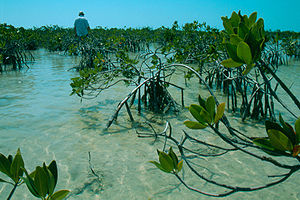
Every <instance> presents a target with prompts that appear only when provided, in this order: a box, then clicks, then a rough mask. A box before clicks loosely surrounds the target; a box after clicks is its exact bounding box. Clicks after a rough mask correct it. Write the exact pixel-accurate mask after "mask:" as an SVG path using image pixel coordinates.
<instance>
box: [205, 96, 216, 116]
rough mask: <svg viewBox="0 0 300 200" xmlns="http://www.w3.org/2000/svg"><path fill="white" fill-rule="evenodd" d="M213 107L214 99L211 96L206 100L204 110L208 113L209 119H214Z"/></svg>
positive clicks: (214, 104)
mask: <svg viewBox="0 0 300 200" xmlns="http://www.w3.org/2000/svg"><path fill="white" fill-rule="evenodd" d="M215 106H216V102H215V98H214V97H213V96H209V97H208V98H207V99H206V102H205V108H206V110H207V112H208V113H209V115H210V118H211V119H214V118H215Z"/></svg>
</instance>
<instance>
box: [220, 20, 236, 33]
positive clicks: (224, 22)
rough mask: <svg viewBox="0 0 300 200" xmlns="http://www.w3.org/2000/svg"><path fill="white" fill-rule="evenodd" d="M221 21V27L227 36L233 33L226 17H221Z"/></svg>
mask: <svg viewBox="0 0 300 200" xmlns="http://www.w3.org/2000/svg"><path fill="white" fill-rule="evenodd" d="M221 19H222V20H223V27H224V29H225V31H226V32H227V33H229V34H232V33H234V32H233V28H232V25H231V23H230V20H229V19H228V18H227V17H221Z"/></svg>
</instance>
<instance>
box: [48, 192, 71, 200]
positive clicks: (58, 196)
mask: <svg viewBox="0 0 300 200" xmlns="http://www.w3.org/2000/svg"><path fill="white" fill-rule="evenodd" d="M69 193H70V191H69V190H59V191H57V192H55V193H54V194H53V195H52V196H51V198H50V200H62V199H64V198H65V197H66V196H67V195H68V194H69Z"/></svg>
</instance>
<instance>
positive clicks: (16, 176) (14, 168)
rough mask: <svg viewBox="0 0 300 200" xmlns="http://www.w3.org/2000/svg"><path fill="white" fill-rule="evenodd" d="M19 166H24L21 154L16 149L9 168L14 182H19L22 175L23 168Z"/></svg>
mask: <svg viewBox="0 0 300 200" xmlns="http://www.w3.org/2000/svg"><path fill="white" fill-rule="evenodd" d="M21 168H24V161H23V158H22V156H21V151H20V149H18V150H17V153H16V155H15V157H14V159H13V161H12V164H11V168H10V173H11V175H12V179H13V181H14V182H15V183H17V182H19V180H20V176H22V175H23V170H22V169H21Z"/></svg>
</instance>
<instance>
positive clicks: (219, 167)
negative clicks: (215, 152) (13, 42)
mask: <svg viewBox="0 0 300 200" xmlns="http://www.w3.org/2000/svg"><path fill="white" fill-rule="evenodd" d="M34 54H35V58H36V62H35V63H34V64H32V65H31V68H30V69H29V70H28V71H22V72H7V73H3V74H0V136H1V137H0V152H1V153H3V154H5V155H7V154H13V155H14V154H15V152H16V150H17V148H20V149H21V152H22V155H23V158H24V160H25V165H26V168H27V169H28V170H29V171H31V170H34V169H33V168H34V167H35V166H37V165H41V164H42V163H43V162H46V163H47V164H48V163H50V162H51V160H53V159H55V160H56V161H57V163H58V168H59V179H58V186H57V188H56V189H57V190H58V189H70V190H71V191H72V194H71V195H70V197H69V198H68V199H70V200H73V199H74V200H75V199H172V200H173V199H178V200H179V199H209V198H208V197H205V196H202V195H199V194H197V193H194V192H191V191H189V190H187V189H186V188H185V187H184V186H183V185H180V186H179V184H178V183H179V182H178V180H177V179H176V178H175V177H173V176H171V175H168V174H164V173H162V172H161V171H159V170H158V169H156V168H155V167H154V166H153V165H151V164H150V163H148V161H149V160H157V155H156V149H158V148H159V149H161V148H162V146H163V141H158V142H156V143H153V141H154V139H153V138H138V137H137V136H136V133H135V130H134V129H133V128H132V127H133V126H135V127H139V126H145V125H144V124H145V123H144V122H145V120H146V119H147V120H151V121H153V122H157V123H158V124H157V125H156V126H155V127H156V128H158V129H159V130H162V129H163V128H164V122H165V120H169V121H170V122H171V124H172V127H173V132H174V135H176V136H177V137H178V138H180V136H181V135H182V129H185V128H184V126H183V125H182V122H183V121H184V120H186V119H187V118H188V117H190V115H189V114H188V113H187V112H183V113H181V114H180V115H178V116H165V117H164V119H162V117H161V116H153V115H152V114H151V113H147V112H144V113H143V114H142V116H138V115H137V114H136V112H134V113H133V114H134V118H135V120H136V122H135V123H134V124H132V123H131V122H130V121H129V118H128V116H127V113H126V112H125V110H122V111H121V112H120V115H119V117H118V122H117V124H114V125H112V127H111V128H110V129H108V130H105V126H106V123H107V122H108V120H109V119H110V117H111V115H112V114H113V112H114V110H115V107H116V106H117V105H118V103H119V102H120V101H121V100H122V99H123V98H124V97H125V96H126V95H127V94H128V93H129V92H130V91H131V90H130V89H131V88H130V87H129V88H126V87H124V86H122V85H119V86H117V87H115V88H113V89H111V90H109V91H104V92H103V93H102V94H101V95H100V96H99V97H98V98H97V99H94V100H88V101H87V100H83V102H82V103H81V102H80V99H79V98H78V97H76V96H69V94H70V92H71V87H70V86H69V84H70V78H72V77H75V76H77V72H74V71H68V69H70V68H72V67H74V66H76V65H77V64H78V58H76V57H68V56H64V55H59V54H57V53H49V52H47V51H45V50H39V51H37V52H34ZM299 72H300V66H299V63H294V64H291V65H290V66H285V67H281V68H280V70H279V73H280V77H283V80H284V81H287V82H288V84H287V85H290V84H292V83H293V86H292V91H293V92H294V93H295V94H296V96H297V97H298V98H299V96H300V93H299V91H300V90H299V88H300V82H299V80H298V79H297V78H298V76H299V74H300V73H299ZM178 83H180V81H178ZM171 92H172V94H173V95H174V97H175V99H178V100H179V99H180V91H178V90H177V89H171ZM198 92H201V94H202V96H207V95H208V93H207V91H205V90H203V88H202V87H200V86H198V84H197V82H196V81H194V82H191V83H189V85H188V88H187V89H186V90H185V103H186V105H188V104H190V103H193V102H194V101H196V97H197V93H198ZM220 101H222V100H220ZM284 101H285V102H286V103H287V104H288V105H290V104H292V102H291V101H290V100H289V99H288V98H285V99H284ZM278 110H279V111H281V110H282V109H281V108H280V107H278ZM294 111H295V113H296V114H297V115H298V116H299V114H300V113H299V110H298V109H297V108H294ZM281 112H283V111H281ZM284 117H286V118H287V119H288V120H291V121H293V120H292V118H291V117H289V115H287V114H284ZM230 118H231V122H232V123H233V124H234V125H235V127H238V128H239V129H241V130H243V131H245V132H247V133H249V134H254V135H255V134H256V133H258V132H262V133H264V128H263V125H260V124H255V125H254V124H252V122H245V123H242V122H241V121H240V119H239V118H238V117H235V116H234V115H230ZM185 130H186V129H185ZM191 134H199V133H198V132H197V133H196V132H193V131H191ZM201 134H202V135H203V138H204V139H205V140H207V141H210V142H218V138H217V137H215V136H213V135H212V134H210V133H208V132H203V133H201ZM202 148H203V149H204V150H205V148H204V147H202ZM88 152H90V154H91V164H92V167H93V169H94V170H95V172H96V173H97V174H98V175H99V176H100V178H99V179H98V178H97V177H95V176H94V175H93V174H92V173H91V170H90V169H89V167H90V165H89V156H88ZM199 164H200V165H199V166H198V169H199V171H201V172H202V173H203V174H205V175H207V176H211V177H213V178H214V179H215V180H223V181H224V182H226V183H232V184H234V185H235V184H238V185H242V186H249V184H250V186H252V185H262V184H264V183H266V181H267V180H268V178H266V177H265V176H262V175H261V174H265V173H266V174H268V175H273V174H276V173H284V172H285V171H283V172H282V171H278V169H276V168H275V169H274V167H272V166H271V165H268V164H265V163H263V162H260V161H257V160H255V159H253V158H250V157H249V156H245V155H244V154H240V153H234V154H228V155H226V156H224V157H222V158H220V159H207V158H204V159H203V161H201V163H199ZM211 171H213V173H212V172H211ZM184 172H185V180H186V181H188V182H189V183H191V184H192V185H195V186H198V187H199V188H201V189H203V190H205V191H208V192H209V191H211V192H218V191H219V192H220V191H222V190H219V189H217V188H215V187H213V186H211V185H209V184H206V183H205V182H202V181H200V180H199V179H196V178H193V177H191V176H189V174H190V172H189V171H188V170H185V171H184ZM297 176H299V173H297V174H294V175H293V176H292V177H291V178H290V179H288V180H287V181H286V182H284V183H283V184H280V185H277V186H274V187H271V188H269V189H265V190H261V191H257V192H252V193H237V194H234V195H232V196H229V197H225V198H223V199H300V192H299V181H298V179H297ZM0 178H5V177H4V176H2V175H0ZM11 189H12V188H11V186H10V185H6V184H2V183H0V199H6V197H7V196H8V194H9V192H10V190H11ZM12 199H16V200H18V199H34V198H33V196H32V195H31V194H30V193H29V192H28V191H27V188H26V187H25V185H22V186H21V187H19V188H17V190H16V192H15V195H14V196H13V198H12ZM210 199H214V198H210Z"/></svg>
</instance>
